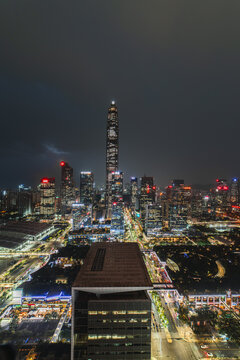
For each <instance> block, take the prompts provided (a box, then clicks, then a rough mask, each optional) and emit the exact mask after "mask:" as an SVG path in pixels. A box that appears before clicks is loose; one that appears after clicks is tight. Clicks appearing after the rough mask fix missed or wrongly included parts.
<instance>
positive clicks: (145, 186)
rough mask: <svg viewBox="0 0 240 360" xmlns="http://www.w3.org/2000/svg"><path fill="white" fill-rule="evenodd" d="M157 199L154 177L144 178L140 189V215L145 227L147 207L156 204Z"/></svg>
mask: <svg viewBox="0 0 240 360" xmlns="http://www.w3.org/2000/svg"><path fill="white" fill-rule="evenodd" d="M155 198H156V186H155V185H154V183H153V177H150V176H143V177H142V178H141V189H140V215H141V221H142V223H143V226H145V220H146V211H147V205H149V204H154V203H155Z"/></svg>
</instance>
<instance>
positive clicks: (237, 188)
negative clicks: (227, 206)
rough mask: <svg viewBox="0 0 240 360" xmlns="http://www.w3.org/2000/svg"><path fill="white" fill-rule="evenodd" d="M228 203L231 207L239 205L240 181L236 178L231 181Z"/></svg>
mask: <svg viewBox="0 0 240 360" xmlns="http://www.w3.org/2000/svg"><path fill="white" fill-rule="evenodd" d="M230 201H231V204H232V205H240V179H238V178H233V179H232V183H231V193H230Z"/></svg>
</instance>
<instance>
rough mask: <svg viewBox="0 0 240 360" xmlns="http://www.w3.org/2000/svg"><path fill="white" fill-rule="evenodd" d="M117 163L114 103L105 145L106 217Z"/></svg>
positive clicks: (117, 133) (117, 146)
mask: <svg viewBox="0 0 240 360" xmlns="http://www.w3.org/2000/svg"><path fill="white" fill-rule="evenodd" d="M118 161H119V122H118V109H117V106H116V103H115V101H112V102H111V104H110V106H109V108H108V118H107V143H106V217H107V218H110V217H111V209H112V189H111V188H112V173H114V172H116V171H118Z"/></svg>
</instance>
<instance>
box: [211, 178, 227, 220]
mask: <svg viewBox="0 0 240 360" xmlns="http://www.w3.org/2000/svg"><path fill="white" fill-rule="evenodd" d="M228 203H229V186H228V184H227V181H226V180H225V179H216V187H215V199H214V205H215V211H216V213H221V212H224V211H225V210H226V208H227V206H228Z"/></svg>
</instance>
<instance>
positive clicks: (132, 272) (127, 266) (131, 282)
mask: <svg viewBox="0 0 240 360" xmlns="http://www.w3.org/2000/svg"><path fill="white" fill-rule="evenodd" d="M151 286H152V282H151V280H150V277H149V275H148V272H147V269H146V266H145V263H144V260H143V257H142V254H141V251H140V249H139V247H138V244H136V243H117V242H114V243H111V242H109V243H107V242H106V243H104V242H101V243H95V244H93V245H92V246H91V247H90V249H89V251H88V253H87V256H86V259H85V261H84V264H83V266H82V268H81V270H80V271H79V273H78V275H77V277H76V279H75V281H74V284H73V287H96V288H99V287H151Z"/></svg>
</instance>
